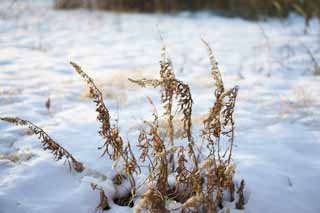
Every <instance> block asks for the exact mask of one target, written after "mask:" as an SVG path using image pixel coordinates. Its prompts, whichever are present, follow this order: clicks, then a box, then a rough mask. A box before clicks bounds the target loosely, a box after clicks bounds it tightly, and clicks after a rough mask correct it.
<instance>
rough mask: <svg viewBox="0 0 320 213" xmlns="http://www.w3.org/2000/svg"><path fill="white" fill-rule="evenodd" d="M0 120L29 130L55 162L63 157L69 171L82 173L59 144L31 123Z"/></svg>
mask: <svg viewBox="0 0 320 213" xmlns="http://www.w3.org/2000/svg"><path fill="white" fill-rule="evenodd" d="M0 120H2V121H6V122H9V123H14V124H16V125H17V126H27V127H28V128H29V129H30V130H31V132H32V133H33V134H34V135H36V136H38V138H39V139H40V140H41V144H42V146H43V149H44V150H50V151H51V153H52V154H53V155H54V159H55V160H56V161H59V160H61V159H62V158H64V157H65V158H66V160H67V161H68V164H69V167H70V170H71V168H73V169H74V170H75V171H77V172H82V171H83V170H84V166H83V164H82V163H80V162H79V161H77V160H76V159H75V158H74V157H73V156H72V155H71V154H70V152H68V151H67V150H66V149H65V148H63V147H62V146H61V145H60V144H58V143H56V142H55V141H54V140H53V139H52V138H51V137H50V136H49V135H48V134H47V133H46V132H45V131H44V130H43V129H41V128H40V127H38V126H36V125H35V124H33V123H31V122H30V121H27V120H23V119H20V118H18V117H1V118H0Z"/></svg>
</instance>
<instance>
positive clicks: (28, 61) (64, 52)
mask: <svg viewBox="0 0 320 213" xmlns="http://www.w3.org/2000/svg"><path fill="white" fill-rule="evenodd" d="M8 2H9V1H7V0H6V1H4V2H3V3H1V6H0V11H1V13H3V14H6V16H5V17H2V18H1V19H0V56H1V57H0V85H1V87H0V115H1V116H19V117H21V118H25V119H28V120H30V121H33V122H35V123H36V124H37V125H39V126H41V127H42V128H44V129H45V130H46V131H47V132H48V133H49V134H50V135H51V136H52V137H53V138H54V139H55V140H56V141H58V142H59V143H60V144H61V145H63V146H64V147H66V148H67V149H68V150H69V151H70V152H71V153H73V154H74V156H75V157H76V158H77V159H79V160H80V161H81V162H83V163H84V164H85V165H86V167H87V168H90V169H88V170H86V171H85V172H84V173H82V174H76V173H74V172H70V171H69V168H68V166H67V165H64V164H63V162H55V161H53V160H52V156H51V154H50V153H49V152H45V151H43V150H42V149H41V146H40V144H39V143H38V142H37V139H36V138H35V137H31V136H29V135H27V134H28V133H27V131H26V130H25V129H23V128H18V127H14V126H12V125H10V124H7V123H2V122H1V123H0V131H1V135H0V141H1V143H0V213H21V212H26V213H29V212H30V213H37V212H39V213H40V212H41V213H43V212H46V213H49V212H60V213H67V212H77V213H82V212H83V213H86V212H93V211H94V210H95V207H96V206H97V205H98V202H99V194H98V192H97V191H93V190H92V189H91V187H90V183H91V182H95V183H98V184H99V185H100V186H101V187H103V188H104V189H105V191H106V194H107V196H109V197H112V196H113V195H114V194H115V193H119V192H118V191H117V190H118V189H115V188H114V187H113V186H112V182H111V180H110V177H111V176H112V174H113V171H112V169H111V167H112V165H111V162H110V161H108V160H107V159H106V158H104V157H102V158H100V155H101V151H100V150H97V147H98V146H101V145H102V143H103V141H102V139H101V138H100V137H99V135H98V134H97V129H98V128H99V123H98V122H97V121H96V112H95V109H94V104H93V103H92V101H91V100H89V99H87V98H86V97H85V96H86V95H85V94H86V86H85V83H84V82H83V81H82V79H81V78H80V77H79V76H78V75H77V74H76V73H75V72H74V71H73V69H72V67H71V66H70V65H69V63H68V62H69V61H74V62H77V63H79V64H80V65H81V66H82V67H83V69H84V70H85V71H86V72H87V73H88V74H89V75H90V76H92V77H93V78H94V80H96V82H97V84H98V85H99V86H100V87H101V88H102V90H103V91H104V93H105V94H106V99H105V103H106V105H107V106H108V108H109V109H110V111H111V115H112V118H113V119H117V118H118V120H119V126H120V127H121V132H122V134H123V137H124V138H125V139H128V140H130V141H131V143H133V144H134V142H135V141H136V139H137V128H138V127H139V125H141V123H142V121H143V120H144V119H148V118H150V116H151V113H152V107H150V106H149V105H148V104H147V99H146V97H147V96H150V97H152V99H153V100H154V101H155V103H159V92H158V91H157V89H143V88H138V87H136V86H135V85H132V84H131V83H129V82H128V81H127V78H128V77H131V78H134V77H137V76H140V77H141V76H151V77H157V76H158V66H159V65H158V61H159V58H160V48H161V46H162V41H161V39H160V36H159V32H160V34H161V35H162V37H163V38H164V43H165V45H166V47H167V49H168V52H169V54H170V57H171V59H172V61H173V63H174V69H175V72H176V75H177V77H178V78H179V79H181V80H183V81H184V82H186V83H188V84H189V85H190V87H191V91H192V93H193V99H194V109H193V111H194V114H193V116H194V123H195V125H199V124H200V121H201V119H200V118H201V116H203V115H204V114H205V113H206V112H207V111H208V109H209V107H210V106H211V105H212V103H213V98H214V96H213V89H214V88H213V85H214V84H213V81H212V78H211V76H210V70H209V68H210V65H209V59H208V55H207V52H206V49H205V47H204V45H203V44H202V43H201V38H205V39H206V40H207V41H208V42H209V43H210V44H211V46H212V48H213V50H214V54H215V56H216V58H217V60H218V61H219V65H220V68H221V70H222V75H223V79H224V82H225V84H226V85H227V87H232V86H234V85H236V84H237V85H239V86H240V91H239V98H238V103H237V107H236V112H235V113H236V115H235V118H236V147H235V150H234V154H233V159H234V161H235V163H236V165H237V169H236V179H237V180H238V181H239V182H240V180H241V179H242V178H244V179H245V181H246V192H245V193H246V199H247V204H246V206H245V208H246V209H245V210H244V211H243V212H248V213H255V212H266V213H269V212H270V213H271V212H288V213H289V212H290V213H301V212H308V213H318V212H320V198H319V191H320V184H319V178H320V158H319V153H320V131H319V129H320V111H319V106H320V86H319V85H320V84H319V83H320V76H316V75H313V74H312V68H313V64H312V60H311V59H310V57H309V55H308V54H307V52H306V48H305V47H307V48H308V49H309V50H310V51H311V52H313V53H315V57H317V58H318V59H319V57H320V55H319V52H320V51H319V48H320V45H319V44H320V29H319V22H318V21H317V20H315V19H314V20H312V22H311V27H310V32H309V33H308V34H307V35H304V34H303V24H304V22H303V18H301V17H297V16H295V15H292V16H291V17H290V18H288V19H285V20H281V21H280V20H277V19H269V20H267V21H266V22H261V21H260V22H250V21H245V20H242V19H237V18H224V17H219V16H215V15H212V14H207V13H199V14H189V13H182V14H180V15H176V16H172V15H150V14H126V13H112V12H101V11H86V10H75V11H55V10H53V9H52V8H51V6H52V2H51V1H40V0H38V1H32V2H33V3H32V4H31V1H19V2H20V3H19V4H18V6H17V5H16V6H14V7H13V8H12V11H11V13H8V11H6V8H7V7H8V5H9V3H8ZM31 5H32V7H31ZM8 14H9V15H8ZM10 14H11V15H10ZM317 53H318V54H317ZM110 91H111V92H110ZM208 94H212V95H208ZM48 97H50V99H51V103H52V106H51V109H50V111H49V112H48V111H47V109H46V108H45V101H46V100H47V99H48ZM159 110H160V109H159ZM196 130H197V128H196V127H195V129H194V132H196ZM128 132H129V133H128ZM134 150H136V148H134ZM101 174H104V175H105V176H101ZM140 178H141V179H143V177H140ZM110 202H111V201H110ZM111 207H112V208H111V210H110V212H117V213H119V212H130V211H132V209H130V208H127V207H120V206H117V205H116V204H112V205H111ZM232 212H236V210H232ZM239 212H240V211H239Z"/></svg>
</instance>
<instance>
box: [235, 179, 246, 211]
mask: <svg viewBox="0 0 320 213" xmlns="http://www.w3.org/2000/svg"><path fill="white" fill-rule="evenodd" d="M243 190H244V180H241V183H240V187H239V189H238V190H237V193H238V195H239V200H238V201H237V202H236V208H237V209H244V204H245V203H244V193H243Z"/></svg>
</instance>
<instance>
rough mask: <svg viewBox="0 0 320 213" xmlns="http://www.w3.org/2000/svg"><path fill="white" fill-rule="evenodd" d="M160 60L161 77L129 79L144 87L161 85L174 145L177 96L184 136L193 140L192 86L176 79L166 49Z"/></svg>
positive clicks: (169, 131) (169, 133) (170, 134)
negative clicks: (174, 105)
mask: <svg viewBox="0 0 320 213" xmlns="http://www.w3.org/2000/svg"><path fill="white" fill-rule="evenodd" d="M161 57H162V59H161V61H160V79H139V80H133V79H130V78H129V81H131V82H133V83H136V84H138V85H140V86H142V87H146V86H152V87H161V90H162V91H161V101H162V103H163V107H164V110H165V112H164V115H165V116H166V118H167V119H166V120H167V131H168V135H169V141H170V143H171V144H172V145H173V141H174V139H173V135H174V127H173V113H172V107H173V97H174V96H175V97H176V99H177V100H178V107H179V111H180V112H182V113H183V118H182V123H183V131H184V133H183V137H185V138H188V140H189V141H192V121H191V115H192V104H193V100H192V97H191V92H190V88H189V86H188V85H187V84H184V83H183V82H182V81H179V80H177V79H176V77H175V74H174V72H173V69H172V62H171V60H170V59H168V58H167V57H166V50H165V48H162V51H161Z"/></svg>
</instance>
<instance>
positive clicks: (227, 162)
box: [1, 41, 244, 213]
mask: <svg viewBox="0 0 320 213" xmlns="http://www.w3.org/2000/svg"><path fill="white" fill-rule="evenodd" d="M203 42H204V44H205V46H206V47H207V49H208V53H209V58H210V62H211V74H212V77H213V80H214V83H215V92H214V96H215V102H214V104H213V107H212V108H211V109H210V110H209V113H208V116H207V117H206V118H205V119H204V120H203V128H202V130H201V138H200V139H198V138H197V137H194V135H193V134H194V133H193V131H192V105H193V100H192V97H191V91H190V87H189V86H188V85H187V84H186V83H183V82H182V81H180V80H178V79H177V78H176V76H175V73H174V71H173V68H172V63H171V60H170V58H167V56H166V52H165V48H163V49H162V54H161V56H162V58H161V61H160V72H159V73H160V78H159V79H139V80H133V79H130V81H131V82H133V83H135V84H138V85H140V86H143V87H145V86H153V87H160V88H161V101H162V107H163V108H164V115H163V117H164V118H165V120H166V122H167V125H166V126H165V129H164V130H162V131H165V132H166V133H167V134H165V135H168V137H166V136H164V137H162V136H160V128H161V127H160V126H159V115H158V112H157V107H156V106H155V105H154V104H153V102H152V100H151V99H150V98H149V99H148V100H149V103H150V105H151V106H152V107H153V117H154V119H153V120H152V121H145V122H144V128H143V129H142V130H141V131H140V134H139V138H138V144H137V147H138V148H139V150H140V155H139V156H136V155H135V153H133V151H132V148H131V143H130V142H129V141H128V142H125V141H124V140H123V139H122V137H121V134H120V131H119V128H118V126H117V125H113V124H111V122H110V120H111V118H110V114H109V110H108V108H107V107H106V105H105V103H104V100H103V96H102V93H101V92H100V90H99V89H98V88H97V86H96V85H95V83H94V82H93V80H92V79H91V78H90V77H89V76H88V75H87V74H86V73H85V72H84V71H83V69H82V68H81V67H80V66H79V65H77V64H76V63H73V62H71V65H72V66H73V68H74V69H75V70H76V72H77V73H79V75H80V76H81V77H82V78H83V79H84V80H85V81H86V83H87V84H88V87H89V89H90V94H91V95H90V96H91V97H92V98H93V100H94V103H95V104H96V111H97V114H98V115H97V120H98V121H99V122H100V123H101V127H100V129H99V131H98V132H99V134H100V135H101V137H102V138H103V140H104V143H103V145H102V146H101V147H100V148H99V149H102V156H107V157H108V158H109V159H110V160H111V161H112V162H113V165H114V166H117V165H118V164H121V165H120V166H119V165H118V166H119V167H120V168H118V169H117V171H118V174H117V175H116V176H115V177H113V179H112V181H113V184H114V185H115V186H117V187H120V186H121V185H122V184H123V182H124V181H127V180H128V181H129V182H130V184H131V191H130V194H129V195H126V196H125V197H114V198H112V199H113V200H114V202H115V203H118V204H119V205H128V206H131V207H134V211H135V212H141V211H142V210H147V211H150V212H159V213H160V212H170V211H171V210H173V209H170V208H169V207H168V205H167V202H168V201H169V200H174V201H176V202H178V203H179V204H180V206H179V207H178V208H177V209H176V210H180V211H181V212H208V213H209V212H210V213H215V212H218V211H219V210H220V209H223V208H224V202H225V200H224V197H225V196H224V194H225V193H228V194H229V195H230V196H229V197H230V200H229V201H230V202H233V201H235V200H236V198H238V200H237V201H235V202H236V203H235V207H236V208H238V209H243V208H244V193H243V191H244V181H242V182H241V184H240V187H239V188H238V189H236V184H235V182H234V180H233V177H234V173H235V165H234V164H233V163H232V148H233V145H234V129H235V122H234V118H233V112H234V109H235V102H236V97H237V93H238V87H237V86H235V87H234V88H232V89H229V90H226V89H225V87H224V84H223V81H222V77H221V73H220V70H219V68H218V65H217V62H216V60H215V58H214V56H213V52H212V50H211V48H210V46H209V44H208V43H207V42H205V41H203ZM174 105H176V106H177V108H178V111H179V112H180V113H181V115H182V116H181V117H182V118H181V121H182V123H183V138H182V139H181V140H186V143H185V144H184V145H180V146H177V145H176V144H175V141H174V133H175V126H174V123H173V118H174V116H175V114H173V113H172V109H173V106H174ZM1 120H3V121H8V122H11V123H16V124H17V125H22V126H28V127H29V128H30V129H31V130H32V132H33V133H34V134H36V135H38V136H39V138H40V139H41V141H42V144H43V146H44V149H45V150H46V149H49V150H51V151H52V153H53V154H54V156H55V159H56V160H60V159H61V158H62V157H65V158H66V159H67V160H68V162H69V165H70V168H71V167H72V168H73V169H75V170H76V171H78V172H81V171H82V170H83V169H84V166H83V165H82V164H81V163H80V162H78V161H77V160H76V159H75V158H74V157H73V156H72V155H71V154H70V153H69V152H68V151H67V150H66V149H64V148H63V147H61V146H60V145H59V144H57V143H56V142H54V141H53V139H51V138H50V137H49V136H48V135H47V134H46V133H45V132H44V131H43V130H42V129H40V128H39V127H37V126H35V125H34V124H32V123H31V122H29V121H25V120H22V119H19V118H8V117H3V118H1ZM200 143H202V144H205V145H206V146H204V147H202V148H201V149H199V148H198V147H197V148H196V146H195V144H200ZM141 164H144V165H147V171H144V172H146V173H147V178H146V180H145V181H144V182H143V183H147V184H148V186H149V188H148V190H147V191H145V192H144V193H143V194H142V195H141V196H140V200H139V202H135V203H133V200H134V199H135V198H136V197H137V196H138V195H137V194H136V191H137V189H138V187H140V186H139V185H137V184H136V175H137V174H140V173H141V168H140V165H141ZM170 175H172V176H174V177H175V182H174V184H172V183H169V176H170ZM92 188H93V189H94V190H95V189H98V190H99V194H100V202H99V204H98V206H97V209H101V210H107V209H109V208H110V206H109V204H108V198H107V196H106V194H105V191H104V190H107V189H102V188H101V187H99V186H97V185H96V184H94V183H92ZM235 192H237V194H238V195H236V194H235Z"/></svg>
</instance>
